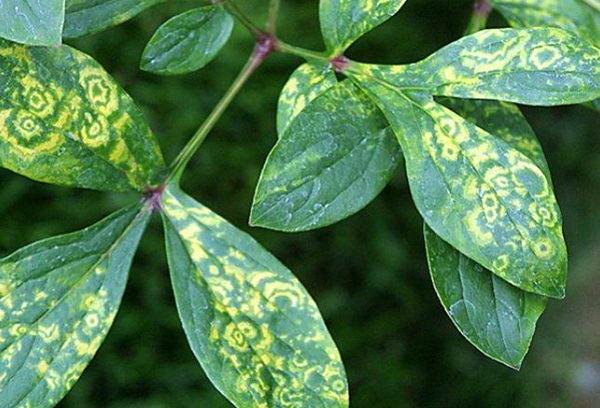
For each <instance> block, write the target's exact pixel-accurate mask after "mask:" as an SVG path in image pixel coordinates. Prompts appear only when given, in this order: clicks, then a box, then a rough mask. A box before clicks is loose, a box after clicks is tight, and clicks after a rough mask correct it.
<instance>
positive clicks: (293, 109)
mask: <svg viewBox="0 0 600 408" xmlns="http://www.w3.org/2000/svg"><path fill="white" fill-rule="evenodd" d="M336 83H337V79H336V77H335V73H334V72H333V69H332V68H331V64H327V63H315V62H307V63H305V64H302V65H300V66H299V67H298V68H297V69H296V70H295V71H294V73H293V74H292V75H291V76H290V79H289V80H288V81H287V83H286V84H285V86H284V87H283V89H282V90H281V95H279V103H278V105H277V135H278V136H279V137H281V136H282V135H283V133H284V132H285V130H286V129H287V128H288V126H289V125H290V124H291V123H292V121H293V120H294V118H295V117H296V116H298V114H299V113H300V112H302V110H303V109H304V108H305V107H306V106H307V105H309V104H310V102H312V101H313V100H314V99H315V98H317V97H319V96H321V95H322V94H323V93H324V92H325V91H327V90H328V89H329V88H331V87H332V86H334V85H335V84H336Z"/></svg>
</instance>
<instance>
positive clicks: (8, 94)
mask: <svg viewBox="0 0 600 408" xmlns="http://www.w3.org/2000/svg"><path fill="white" fill-rule="evenodd" d="M0 89H2V95H0V166H2V167H5V168H8V169H10V170H13V171H15V172H16V173H19V174H22V175H25V176H27V177H29V178H32V179H34V180H38V181H44V182H48V183H54V184H60V185H66V186H76V187H85V188H92V189H98V190H116V191H125V190H133V189H137V190H140V191H143V190H144V189H145V188H146V186H148V185H156V184H158V183H159V182H160V181H162V180H161V176H162V173H163V171H164V163H163V159H162V155H161V152H160V148H159V146H158V143H157V142H156V140H155V138H154V136H153V135H152V132H151V131H150V128H149V127H148V125H147V124H146V122H145V120H144V117H143V116H142V113H141V111H140V110H139V108H138V107H137V106H136V105H135V104H134V102H133V101H132V100H131V98H130V97H129V95H127V93H126V92H125V91H124V90H123V89H121V87H119V85H117V84H116V83H115V81H114V80H113V79H112V78H111V77H110V75H108V74H107V73H106V72H105V71H104V70H103V69H102V67H101V66H100V65H99V64H98V63H97V62H96V61H94V60H93V59H92V58H90V57H89V56H87V55H85V54H83V53H81V52H79V51H77V50H75V49H73V48H70V47H67V46H65V45H63V46H61V47H51V48H50V47H48V48H41V47H26V46H21V45H17V44H14V43H9V42H5V41H0Z"/></svg>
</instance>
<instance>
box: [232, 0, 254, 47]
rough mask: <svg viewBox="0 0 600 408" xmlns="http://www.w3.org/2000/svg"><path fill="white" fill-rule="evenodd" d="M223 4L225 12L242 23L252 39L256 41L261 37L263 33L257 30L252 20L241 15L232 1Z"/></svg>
mask: <svg viewBox="0 0 600 408" xmlns="http://www.w3.org/2000/svg"><path fill="white" fill-rule="evenodd" d="M224 4H225V7H226V8H227V10H228V11H229V12H230V13H231V14H233V16H234V17H235V18H237V19H238V20H239V21H240V23H242V25H243V26H244V27H246V28H247V29H248V31H250V34H252V36H253V37H254V38H256V39H258V38H260V36H261V35H263V31H262V30H261V29H260V28H258V27H257V26H256V24H254V23H253V22H252V20H250V19H249V18H248V17H247V16H246V15H245V14H244V13H242V11H241V10H240V9H239V8H238V6H237V5H236V4H235V2H234V1H233V0H226V1H225V2H224Z"/></svg>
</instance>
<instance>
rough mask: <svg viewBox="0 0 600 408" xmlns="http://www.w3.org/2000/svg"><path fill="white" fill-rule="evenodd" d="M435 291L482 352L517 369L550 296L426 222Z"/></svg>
mask: <svg viewBox="0 0 600 408" xmlns="http://www.w3.org/2000/svg"><path fill="white" fill-rule="evenodd" d="M424 233H425V246H426V248H427V259H428V262H429V270H430V272H431V279H432V281H433V285H434V287H435V290H436V292H437V294H438V297H439V298H440V301H441V302H442V305H443V306H444V309H445V310H446V312H447V313H448V315H449V316H450V319H452V322H453V323H454V324H455V325H456V327H457V328H458V330H459V331H460V332H461V333H462V334H463V335H464V336H465V337H466V338H467V340H469V341H470V342H471V343H472V344H473V345H474V346H475V347H477V348H478V349H479V350H480V351H481V352H482V353H484V354H485V355H487V356H488V357H490V358H493V359H494V360H497V361H500V362H501V363H504V364H506V365H508V366H510V367H513V368H516V369H518V368H519V367H520V366H521V363H522V361H523V358H524V357H525V354H527V351H528V350H529V345H530V344H531V339H532V337H533V333H534V331H535V325H536V322H537V320H538V318H539V317H540V315H541V314H542V312H543V311H544V308H545V306H546V302H547V298H545V297H543V296H538V295H535V294H533V293H528V292H525V291H522V290H521V289H518V288H516V287H514V286H512V285H510V284H509V283H507V282H505V281H504V280H502V279H501V278H499V277H498V276H496V275H494V274H493V273H491V272H490V271H488V270H486V269H485V268H483V267H482V266H481V265H479V264H477V263H476V262H474V261H473V260H471V259H469V258H467V257H466V256H464V255H462V254H461V253H460V252H458V251H457V250H455V249H454V248H452V246H451V245H449V244H447V243H446V242H444V241H443V240H442V239H441V238H440V237H438V236H437V235H436V234H435V232H433V231H432V230H431V229H430V228H429V227H427V226H425V230H424Z"/></svg>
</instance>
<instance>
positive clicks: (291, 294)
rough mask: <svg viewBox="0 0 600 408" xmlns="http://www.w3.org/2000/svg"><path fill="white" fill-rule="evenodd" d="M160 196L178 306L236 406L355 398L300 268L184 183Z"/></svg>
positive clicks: (309, 404) (314, 404) (341, 403)
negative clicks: (183, 188) (266, 247)
mask: <svg viewBox="0 0 600 408" xmlns="http://www.w3.org/2000/svg"><path fill="white" fill-rule="evenodd" d="M162 205H163V209H164V214H163V215H164V216H163V220H164V224H165V230H166V236H167V253H168V258H169V268H170V270H171V279H172V282H173V287H174V291H175V297H176V301H177V307H178V310H179V314H180V317H181V320H182V323H183V326H184V329H185V332H186V334H187V336H188V340H189V342H190V345H191V347H192V349H193V351H194V353H195V355H196V357H197V358H198V360H199V362H200V364H201V365H202V367H203V369H204V371H205V372H206V374H207V375H208V377H209V378H210V380H211V381H212V382H213V384H214V385H215V386H216V388H217V389H218V390H219V391H220V392H221V393H223V394H224V395H225V396H226V397H227V398H228V399H229V400H230V401H231V402H232V403H233V404H234V405H235V406H236V407H238V408H255V407H262V408H268V407H282V408H283V407H290V408H292V407H294V408H335V407H339V408H342V407H347V406H348V386H347V381H346V376H345V372H344V367H343V365H342V362H341V359H340V355H339V352H338V350H337V348H336V346H335V344H334V343H333V340H332V339H331V336H330V335H329V333H328V331H327V328H326V327H325V324H324V322H323V320H322V317H321V315H320V313H319V310H318V309H317V306H316V304H315V302H314V301H313V300H312V299H311V297H310V295H309V294H308V293H307V292H306V290H305V289H304V288H303V287H302V285H301V284H300V282H298V280H297V279H296V278H295V277H294V276H293V275H292V273H291V272H290V271H289V270H288V269H287V268H286V267H285V266H283V265H282V264H281V263H280V262H279V261H278V260H277V259H275V258H274V257H273V256H272V255H271V254H269V253H268V252H267V251H265V250H264V249H263V248H262V247H261V246H260V245H259V244H258V243H257V242H256V241H254V240H253V239H252V238H251V237H250V236H248V235H246V234H245V233H243V232H241V231H239V230H237V229H236V228H235V227H233V226H232V225H230V224H229V223H228V222H227V221H225V220H224V219H223V218H221V217H219V216H218V215H216V214H215V213H213V212H212V211H210V210H209V209H207V208H206V207H204V206H202V205H200V204H199V203H198V202H196V201H195V200H193V199H192V198H190V197H189V196H187V195H185V194H184V193H183V192H181V191H180V190H179V187H177V186H174V185H171V186H169V187H168V188H167V190H166V191H165V192H164V194H163V200H162Z"/></svg>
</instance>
